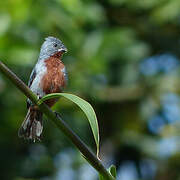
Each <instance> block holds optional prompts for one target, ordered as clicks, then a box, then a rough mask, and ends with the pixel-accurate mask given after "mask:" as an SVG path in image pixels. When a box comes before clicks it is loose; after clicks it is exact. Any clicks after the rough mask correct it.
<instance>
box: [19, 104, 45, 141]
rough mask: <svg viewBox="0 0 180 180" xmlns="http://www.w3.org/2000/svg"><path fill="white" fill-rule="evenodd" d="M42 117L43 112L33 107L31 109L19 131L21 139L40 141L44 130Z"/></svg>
mask: <svg viewBox="0 0 180 180" xmlns="http://www.w3.org/2000/svg"><path fill="white" fill-rule="evenodd" d="M42 115H43V114H42V112H40V111H39V110H37V109H35V108H33V107H30V108H29V109H28V112H27V115H26V117H25V119H24V121H23V123H22V125H21V127H20V129H19V132H18V135H19V137H23V138H25V139H31V140H33V141H35V140H36V139H37V140H40V138H41V133H42V130H43V124H42Z"/></svg>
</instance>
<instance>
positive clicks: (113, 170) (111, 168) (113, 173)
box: [108, 164, 116, 178]
mask: <svg viewBox="0 0 180 180" xmlns="http://www.w3.org/2000/svg"><path fill="white" fill-rule="evenodd" d="M108 171H109V172H110V173H111V175H112V176H113V177H114V178H116V166H115V165H113V164H112V165H111V166H110V167H109V169H108Z"/></svg>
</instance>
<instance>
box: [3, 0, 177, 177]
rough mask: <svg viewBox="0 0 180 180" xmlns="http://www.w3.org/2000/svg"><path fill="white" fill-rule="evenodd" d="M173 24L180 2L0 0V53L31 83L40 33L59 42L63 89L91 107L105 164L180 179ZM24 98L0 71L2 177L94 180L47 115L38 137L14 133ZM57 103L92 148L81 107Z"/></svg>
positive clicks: (120, 174)
mask: <svg viewBox="0 0 180 180" xmlns="http://www.w3.org/2000/svg"><path fill="white" fill-rule="evenodd" d="M179 29H180V1H179V0H158V1H157V0H144V1H142V0H106V1H103V0H84V1H83V0H51V1H49V0H26V1H24V0H6V1H0V59H1V60H2V61H3V62H4V63H5V64H6V65H8V67H9V68H10V69H12V70H13V71H14V72H15V73H16V74H17V75H18V76H19V77H20V78H21V79H22V80H23V81H24V82H26V83H27V82H28V78H29V75H30V72H31V70H32V68H33V66H34V64H35V63H36V60H37V58H38V54H39V49H40V46H41V44H42V42H43V40H44V38H45V37H47V36H50V35H52V36H56V37H58V38H60V39H61V40H62V41H63V42H64V44H65V45H66V46H67V47H68V49H69V52H68V54H66V55H65V56H64V57H63V61H64V63H65V65H66V67H67V70H68V73H69V84H68V87H67V88H66V90H65V92H69V93H73V94H76V95H79V96H80V97H82V98H84V99H86V100H87V101H88V102H90V103H91V104H92V106H93V107H94V109H95V111H96V113H97V117H98V121H99V126H100V139H101V148H100V149H101V158H102V160H103V162H104V163H105V164H106V166H107V167H108V166H109V165H110V164H111V163H112V162H113V163H114V164H115V165H116V166H117V173H118V178H119V179H120V177H121V179H123V178H124V179H123V180H126V179H127V180H128V178H129V176H127V175H128V174H131V175H132V177H131V179H165V178H166V179H179V178H180V173H179V168H180V153H179V152H180V151H179V148H180V143H179V132H180V121H179V120H180V116H179V115H180V112H179V105H180V103H179V92H180V85H179V84H180V83H179V75H180V73H179V59H178V58H179V57H180V53H179V46H180V45H179V36H180V31H179ZM157 55H158V56H157ZM159 55H164V56H161V59H162V60H161V61H160V60H159V59H158V58H160V56H159ZM149 57H152V59H155V60H154V61H153V63H149V64H148V65H146V67H145V68H144V69H142V63H143V62H145V61H146V60H147V58H149ZM155 57H156V58H155ZM172 57H173V58H174V59H175V62H176V65H175V67H174V66H173V65H172V62H174V61H173V60H172ZM159 61H160V62H159ZM158 63H159V64H158ZM143 67H144V66H143ZM172 67H174V68H172ZM158 68H159V69H160V70H158ZM163 68H164V69H163ZM168 68H169V69H168ZM167 99H168V100H167ZM25 100H26V98H25V97H24V96H23V95H22V93H20V92H19V91H18V90H17V89H16V88H15V87H14V86H13V85H12V84H11V83H10V82H9V81H8V80H7V79H5V78H4V77H3V76H2V75H0V162H1V164H0V170H1V173H0V179H5V180H9V179H13V180H22V179H43V180H47V179H60V180H61V179H67V180H71V179H72V180H76V179H77V180H81V179H88V178H89V179H90V180H91V179H96V178H97V174H96V173H95V172H94V171H93V169H91V167H89V166H88V164H87V163H86V161H84V160H83V159H82V158H81V155H80V154H79V152H78V151H77V150H75V148H74V146H73V145H72V144H71V143H70V142H69V141H68V140H67V139H66V138H65V137H64V135H63V134H61V133H60V132H59V131H58V130H57V129H56V127H55V126H54V125H53V124H52V123H51V122H49V121H48V120H47V119H45V120H44V132H43V136H44V137H43V139H42V142H40V143H31V142H26V141H24V140H23V139H19V138H18V136H17V132H18V128H19V126H20V124H21V122H22V121H23V119H24V117H25V114H26V103H25ZM175 105H176V106H175ZM54 109H55V110H56V111H58V112H60V114H61V115H62V117H63V119H64V120H65V121H66V122H67V123H68V124H69V125H70V126H71V127H72V129H73V130H74V131H75V132H77V134H78V135H79V136H80V137H81V138H82V139H83V140H84V141H85V142H86V143H87V144H88V145H89V146H90V147H91V148H92V149H93V150H94V151H95V144H94V141H93V137H92V133H91V131H90V127H89V125H88V123H87V121H86V119H85V116H84V115H83V113H82V112H81V111H80V110H79V109H78V108H77V107H75V106H74V105H73V104H71V103H69V102H68V101H66V100H64V99H60V101H59V103H58V104H57V105H56V106H55V107H54ZM168 113H169V114H168ZM173 113H174V114H173ZM153 117H156V118H154V119H155V120H154V119H153ZM168 118H169V119H171V120H169V119H168ZM173 118H174V119H173ZM90 137H91V138H90ZM133 168H134V169H133ZM132 169H133V170H132ZM124 172H127V173H126V174H125V175H124Z"/></svg>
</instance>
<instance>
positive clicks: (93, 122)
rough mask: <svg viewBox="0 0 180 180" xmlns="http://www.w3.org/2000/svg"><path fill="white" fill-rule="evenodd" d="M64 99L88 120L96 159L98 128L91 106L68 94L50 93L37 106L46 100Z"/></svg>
mask: <svg viewBox="0 0 180 180" xmlns="http://www.w3.org/2000/svg"><path fill="white" fill-rule="evenodd" d="M61 96H63V97H65V98H67V99H69V100H70V101H72V102H74V103H75V104H77V105H78V106H79V107H80V108H81V109H82V111H83V112H84V113H85V114H86V116H87V118H88V120H89V124H90V126H91V129H92V132H93V136H94V139H95V142H96V146H97V157H98V154H99V127H98V121H97V118H96V114H95V112H94V109H93V108H92V106H91V105H90V104H89V103H88V102H87V101H85V100H84V99H82V98H80V97H78V96H76V95H74V94H69V93H52V94H48V95H46V96H44V97H42V98H41V99H40V100H39V102H38V104H39V105H40V104H41V103H42V102H44V101H46V100H48V99H52V98H59V97H61Z"/></svg>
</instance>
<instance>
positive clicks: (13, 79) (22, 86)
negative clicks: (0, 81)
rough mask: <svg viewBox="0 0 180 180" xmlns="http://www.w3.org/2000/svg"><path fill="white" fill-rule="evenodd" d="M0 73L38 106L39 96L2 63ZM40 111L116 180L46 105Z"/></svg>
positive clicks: (100, 168)
mask: <svg viewBox="0 0 180 180" xmlns="http://www.w3.org/2000/svg"><path fill="white" fill-rule="evenodd" d="M0 71H1V72H2V73H3V74H4V75H5V76H6V77H7V78H8V79H9V80H10V81H11V82H12V83H13V84H14V85H15V86H16V87H17V88H18V89H20V90H21V92H22V93H23V94H25V96H26V97H28V98H29V99H30V100H31V101H32V102H33V103H34V104H36V105H38V98H37V96H36V95H35V94H34V93H33V92H32V91H31V90H30V89H29V87H28V86H26V85H25V84H24V83H23V82H22V81H21V80H20V79H19V78H18V77H17V76H16V75H15V74H14V73H13V72H12V71H11V70H10V69H8V68H7V67H6V66H5V65H4V64H3V63H2V62H1V61H0ZM39 109H40V110H41V111H42V112H43V113H44V114H45V115H46V116H47V117H48V118H49V119H51V120H52V121H53V122H54V123H55V124H56V126H57V127H58V128H59V130H61V131H62V132H63V133H64V134H65V135H66V136H67V137H68V138H69V139H70V140H71V142H72V143H73V144H74V145H75V146H76V147H77V148H78V149H79V151H80V152H81V153H82V155H83V157H84V158H85V159H86V160H87V161H88V162H89V163H90V164H91V165H92V166H93V167H94V168H95V169H96V170H97V171H98V172H99V173H100V174H101V175H102V176H103V177H104V178H105V179H107V180H114V178H113V177H112V175H111V174H110V173H109V172H108V171H107V170H106V169H105V167H104V166H103V164H102V163H101V161H100V160H98V159H97V157H96V156H95V155H94V154H93V153H92V152H91V151H90V149H89V148H88V147H87V145H86V144H85V143H84V142H83V141H82V140H81V139H80V138H79V137H78V136H77V135H76V134H75V133H74V132H73V131H72V130H71V129H70V127H69V126H68V125H67V124H66V123H65V122H64V121H63V120H62V119H61V118H60V117H58V116H56V115H55V113H54V112H53V111H52V110H51V109H50V108H49V107H48V106H47V105H46V104H44V103H42V104H41V105H39Z"/></svg>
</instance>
